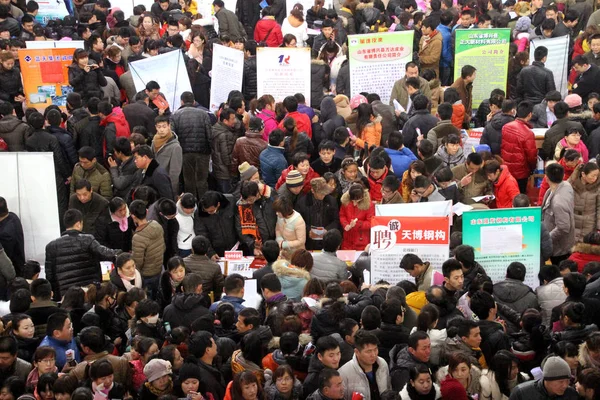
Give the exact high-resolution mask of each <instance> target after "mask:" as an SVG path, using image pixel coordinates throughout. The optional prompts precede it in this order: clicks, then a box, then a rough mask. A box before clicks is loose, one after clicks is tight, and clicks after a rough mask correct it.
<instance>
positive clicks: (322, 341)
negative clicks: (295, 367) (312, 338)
mask: <svg viewBox="0 0 600 400" xmlns="http://www.w3.org/2000/svg"><path fill="white" fill-rule="evenodd" d="M340 357H341V353H340V345H339V343H338V341H337V340H335V339H334V338H333V337H331V336H323V337H322V338H319V340H317V352H316V354H315V355H313V357H312V358H311V360H310V364H309V365H308V375H307V376H306V379H304V383H303V385H302V391H303V392H304V393H306V394H308V393H313V392H314V391H315V390H317V389H318V388H319V374H320V373H321V371H323V369H325V368H332V369H338V368H339V367H340Z"/></svg>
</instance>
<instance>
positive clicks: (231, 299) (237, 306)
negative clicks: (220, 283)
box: [209, 294, 246, 315]
mask: <svg viewBox="0 0 600 400" xmlns="http://www.w3.org/2000/svg"><path fill="white" fill-rule="evenodd" d="M244 301H246V300H244V299H240V298H239V297H235V296H227V295H226V294H224V295H223V297H221V301H215V302H214V303H212V304H211V305H210V308H209V311H210V312H212V313H215V312H217V307H218V306H219V304H221V303H231V305H232V306H233V309H234V310H235V315H238V313H239V312H240V311H242V310H243V309H244V308H246V307H244V305H243V304H242V303H243V302H244Z"/></svg>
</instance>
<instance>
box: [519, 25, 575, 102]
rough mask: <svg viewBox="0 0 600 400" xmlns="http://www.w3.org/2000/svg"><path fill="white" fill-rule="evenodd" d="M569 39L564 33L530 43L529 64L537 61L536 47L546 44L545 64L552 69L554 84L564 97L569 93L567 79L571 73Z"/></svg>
mask: <svg viewBox="0 0 600 400" xmlns="http://www.w3.org/2000/svg"><path fill="white" fill-rule="evenodd" d="M569 39H570V38H569V35H564V36H559V37H555V38H550V39H545V38H544V39H535V40H532V41H531V43H530V44H529V65H531V64H532V63H533V62H534V61H535V58H534V57H533V53H535V49H536V47H538V46H544V47H545V48H547V49H548V57H547V58H546V62H545V63H544V66H545V67H546V68H548V69H549V70H550V71H552V75H554V86H555V87H556V90H558V91H559V92H560V94H561V95H562V97H563V98H565V97H566V96H567V94H569V92H568V88H567V86H568V83H569V82H568V80H567V75H568V74H569V62H568V60H569ZM525 84H527V83H525Z"/></svg>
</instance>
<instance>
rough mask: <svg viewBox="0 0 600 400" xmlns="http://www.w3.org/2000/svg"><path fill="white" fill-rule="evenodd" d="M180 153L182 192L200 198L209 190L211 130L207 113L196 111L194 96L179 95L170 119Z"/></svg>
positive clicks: (185, 93) (187, 93)
mask: <svg viewBox="0 0 600 400" xmlns="http://www.w3.org/2000/svg"><path fill="white" fill-rule="evenodd" d="M171 122H172V124H173V130H174V131H175V133H177V138H178V139H179V145H180V146H181V151H182V153H183V184H184V188H185V191H186V192H187V193H191V194H193V195H194V196H196V198H197V199H200V198H202V196H203V195H204V193H205V192H206V191H207V190H208V164H209V161H210V138H211V137H212V126H211V123H210V118H209V116H208V113H207V112H206V111H203V110H201V109H199V108H196V106H195V101H194V94H193V93H192V92H183V93H182V94H181V107H180V108H179V110H177V111H175V112H174V113H173V115H172V116H171Z"/></svg>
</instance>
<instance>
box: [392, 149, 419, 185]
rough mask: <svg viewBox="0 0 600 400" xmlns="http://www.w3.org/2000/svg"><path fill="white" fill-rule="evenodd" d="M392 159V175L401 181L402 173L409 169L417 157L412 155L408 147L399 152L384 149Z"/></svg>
mask: <svg viewBox="0 0 600 400" xmlns="http://www.w3.org/2000/svg"><path fill="white" fill-rule="evenodd" d="M385 152H386V153H388V155H389V156H390V158H391V159H392V168H393V169H394V175H396V176H397V177H398V179H400V180H401V181H402V175H403V174H404V171H406V170H407V169H408V167H410V163H411V162H413V161H415V160H416V159H417V157H415V155H414V154H413V152H412V151H410V149H409V148H408V147H403V148H402V149H401V150H392V149H385Z"/></svg>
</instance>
